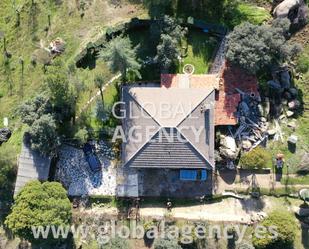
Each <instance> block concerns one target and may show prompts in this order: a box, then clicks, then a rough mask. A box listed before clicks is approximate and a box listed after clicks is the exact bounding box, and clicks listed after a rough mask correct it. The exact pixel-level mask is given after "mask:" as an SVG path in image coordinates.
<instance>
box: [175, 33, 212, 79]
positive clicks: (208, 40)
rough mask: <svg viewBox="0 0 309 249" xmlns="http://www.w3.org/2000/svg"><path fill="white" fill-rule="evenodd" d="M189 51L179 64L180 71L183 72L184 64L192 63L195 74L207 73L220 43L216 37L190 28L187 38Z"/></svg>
mask: <svg viewBox="0 0 309 249" xmlns="http://www.w3.org/2000/svg"><path fill="white" fill-rule="evenodd" d="M186 44H187V53H186V57H185V58H184V59H183V61H182V62H181V63H180V64H179V65H178V68H177V71H178V73H183V66H184V65H186V64H192V65H193V66H194V68H195V71H194V74H204V73H207V72H208V70H209V67H210V66H211V62H212V59H213V55H214V50H215V48H216V47H217V45H218V41H217V39H216V38H214V37H212V36H209V35H208V34H205V33H203V32H201V31H197V30H190V31H189V33H188V38H187V42H186Z"/></svg>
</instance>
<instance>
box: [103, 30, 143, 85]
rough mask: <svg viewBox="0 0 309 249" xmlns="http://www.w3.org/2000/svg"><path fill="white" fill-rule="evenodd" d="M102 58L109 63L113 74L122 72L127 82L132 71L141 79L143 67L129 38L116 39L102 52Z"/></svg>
mask: <svg viewBox="0 0 309 249" xmlns="http://www.w3.org/2000/svg"><path fill="white" fill-rule="evenodd" d="M100 57H101V58H102V59H103V60H104V61H106V62H107V64H108V66H109V68H110V70H111V72H113V73H118V72H120V73H121V75H122V78H123V80H126V78H127V77H126V76H127V72H128V71H131V72H133V73H134V74H136V75H137V76H138V77H139V78H140V73H139V69H140V67H141V65H140V64H139V63H138V61H137V60H136V49H134V48H133V47H132V44H131V41H130V40H129V38H127V37H125V38H123V37H120V36H118V37H116V38H114V39H112V40H111V41H110V42H109V43H108V44H107V46H106V47H105V48H104V49H103V50H102V51H101V53H100Z"/></svg>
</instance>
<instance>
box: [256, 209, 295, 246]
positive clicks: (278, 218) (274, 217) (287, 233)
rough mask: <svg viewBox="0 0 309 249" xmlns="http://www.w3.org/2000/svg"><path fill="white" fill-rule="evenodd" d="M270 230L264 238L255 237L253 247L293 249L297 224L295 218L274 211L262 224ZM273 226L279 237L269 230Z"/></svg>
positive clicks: (288, 214)
mask: <svg viewBox="0 0 309 249" xmlns="http://www.w3.org/2000/svg"><path fill="white" fill-rule="evenodd" d="M260 225H262V226H264V227H266V228H267V229H268V232H266V233H265V234H263V235H264V236H259V237H262V238H258V237H257V236H253V245H254V247H255V248H256V249H281V248H285V249H289V248H293V242H294V239H295V236H296V231H297V229H298V228H297V224H296V221H295V217H293V216H292V215H291V214H290V213H288V212H284V211H274V212H272V213H271V214H269V216H268V217H267V218H266V219H265V220H264V221H262V223H261V224H260ZM271 226H273V227H275V228H276V231H277V232H278V236H273V234H271V233H270V232H269V230H270V229H269V228H270V227H271Z"/></svg>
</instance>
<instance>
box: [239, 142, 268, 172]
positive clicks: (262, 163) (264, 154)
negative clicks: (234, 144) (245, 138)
mask: <svg viewBox="0 0 309 249" xmlns="http://www.w3.org/2000/svg"><path fill="white" fill-rule="evenodd" d="M269 160H271V156H270V154H269V153H268V151H267V150H266V149H264V148H262V147H256V148H254V149H253V150H251V151H249V152H247V153H245V154H243V155H242V156H241V158H240V164H241V166H242V167H243V168H244V169H255V168H258V169H262V168H265V167H266V165H267V163H268V162H269Z"/></svg>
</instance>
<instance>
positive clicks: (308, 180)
mask: <svg viewBox="0 0 309 249" xmlns="http://www.w3.org/2000/svg"><path fill="white" fill-rule="evenodd" d="M285 182H288V183H289V184H290V185H309V175H298V176H296V177H289V178H287V177H286V176H285V177H283V178H282V179H281V183H283V184H284V183H285Z"/></svg>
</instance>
